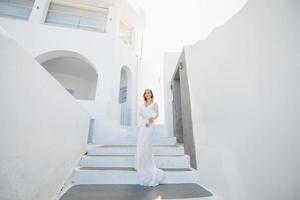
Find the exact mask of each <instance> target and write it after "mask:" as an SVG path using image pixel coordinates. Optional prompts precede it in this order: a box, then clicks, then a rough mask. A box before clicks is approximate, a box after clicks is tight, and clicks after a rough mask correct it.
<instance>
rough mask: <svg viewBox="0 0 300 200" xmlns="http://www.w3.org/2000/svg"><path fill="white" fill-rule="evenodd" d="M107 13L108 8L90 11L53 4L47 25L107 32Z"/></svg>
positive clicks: (49, 11)
mask: <svg viewBox="0 0 300 200" xmlns="http://www.w3.org/2000/svg"><path fill="white" fill-rule="evenodd" d="M107 13H108V9H107V8H98V7H97V8H96V7H95V10H88V9H84V8H78V7H72V6H69V5H61V4H57V3H53V2H52V3H51V4H50V7H49V9H48V14H47V17H46V21H45V23H49V24H55V25H58V26H64V27H70V28H77V29H84V30H90V31H98V32H106V23H107Z"/></svg>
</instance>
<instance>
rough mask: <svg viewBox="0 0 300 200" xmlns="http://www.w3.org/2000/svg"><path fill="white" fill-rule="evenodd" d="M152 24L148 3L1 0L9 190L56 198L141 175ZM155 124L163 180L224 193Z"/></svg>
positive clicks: (4, 161)
mask: <svg viewBox="0 0 300 200" xmlns="http://www.w3.org/2000/svg"><path fill="white" fill-rule="evenodd" d="M143 27H144V15H143V13H142V12H139V11H136V10H134V9H133V8H132V7H131V6H130V5H129V4H128V3H127V1H125V0H107V1H106V0H103V1H102V0H95V1H94V0H86V1H79V0H64V1H58V0H51V1H50V0H36V1H29V0H4V1H0V93H1V98H0V108H1V109H0V110H1V114H0V133H1V135H0V137H1V140H0V199H10V200H19V199H22V200H32V199H34V200H50V199H51V200H52V199H53V200H54V199H55V200H56V199H61V198H62V199H64V196H62V195H65V194H66V195H68V191H70V190H71V189H72V188H74V187H75V186H83V187H84V186H85V185H91V184H96V185H100V186H101V185H105V184H106V185H107V184H121V185H133V184H137V183H138V182H137V174H136V172H135V171H134V170H132V169H133V168H132V167H133V156H134V153H135V151H134V150H135V147H134V145H135V144H136V139H137V137H136V135H135V133H136V130H137V128H138V126H137V118H136V114H137V109H136V107H137V106H138V105H139V104H138V103H137V100H138V99H139V98H140V95H138V96H137V91H138V90H137V87H138V85H137V82H138V79H139V77H140V76H139V73H140V71H139V66H140V56H141V55H140V52H141V43H142V41H141V38H142V37H141V34H142V31H143ZM91 119H92V120H91ZM157 125H158V124H157ZM155 130H156V131H155V133H156V134H154V135H155V137H154V139H153V142H154V144H155V146H154V154H155V158H156V160H157V165H158V167H160V168H167V169H168V170H166V179H165V180H164V183H165V184H173V183H182V184H192V188H194V189H191V190H192V191H195V190H200V191H201V192H202V195H205V196H209V197H212V198H213V199H215V195H213V194H212V193H210V192H208V191H207V190H205V189H204V188H201V187H200V185H199V184H198V183H197V181H198V176H197V173H198V172H197V171H196V170H194V169H193V168H191V166H190V157H189V156H188V155H185V154H184V148H183V146H182V145H177V144H176V138H175V137H173V134H172V135H168V133H167V132H166V131H165V129H164V126H160V125H158V126H155ZM157 136H159V137H157ZM91 142H92V143H95V144H88V143H91ZM128 168H129V170H128ZM73 186H74V187H73ZM188 186H190V185H188ZM126 187H127V186H126ZM186 187H187V186H186ZM69 188H70V190H69ZM189 188H190V187H189ZM129 189H130V187H129ZM110 191H114V188H113V187H111V190H110ZM175 191H176V192H178V191H179V190H178V189H176V188H175ZM203 191H205V192H204V193H205V194H204V193H203ZM80 192H82V190H80ZM126 192H127V193H128V190H127V191H126ZM98 193H99V192H98ZM106 193H107V194H109V192H108V191H105V192H104V193H103V192H102V193H101V192H100V193H99V195H103V194H104V195H106ZM113 193H115V192H111V194H113ZM146 193H147V191H146ZM89 194H93V193H90V192H87V195H89ZM186 194H187V192H186V191H184V196H183V197H186ZM145 195H147V194H145ZM80 196H81V195H78V196H77V197H71V198H69V197H66V199H74V198H80ZM181 196H182V194H181ZM190 196H193V193H191V194H190ZM99 199H102V198H100V197H99ZM74 200H75V199H74Z"/></svg>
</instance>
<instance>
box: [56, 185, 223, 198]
mask: <svg viewBox="0 0 300 200" xmlns="http://www.w3.org/2000/svg"><path fill="white" fill-rule="evenodd" d="M116 191H117V192H116ZM58 199H59V200H70V199H72V200H83V199H84V200H95V199H109V200H141V199H144V200H146V199H147V200H150V199H153V200H154V199H157V200H158V199H160V200H181V199H182V200H183V199H184V200H196V199H197V200H221V199H222V198H217V196H216V194H213V193H212V192H210V191H209V190H208V189H206V188H204V187H203V186H201V185H199V184H195V183H182V184H169V185H158V186H156V187H154V188H150V189H149V188H148V187H144V186H141V185H136V184H92V185H88V184H83V185H81V184H79V185H77V184H76V185H72V186H71V187H70V188H69V189H68V190H67V191H66V192H65V193H63V194H61V195H60V196H59V198H58Z"/></svg>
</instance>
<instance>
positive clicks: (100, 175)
mask: <svg viewBox="0 0 300 200" xmlns="http://www.w3.org/2000/svg"><path fill="white" fill-rule="evenodd" d="M162 170H164V171H165V179H164V181H163V182H162V184H176V183H196V182H197V181H198V174H197V171H196V170H194V169H192V168H181V169H162ZM72 182H73V183H74V184H138V180H137V173H136V171H135V170H134V169H133V168H91V167H83V168H79V169H76V170H75V171H74V174H73V177H72Z"/></svg>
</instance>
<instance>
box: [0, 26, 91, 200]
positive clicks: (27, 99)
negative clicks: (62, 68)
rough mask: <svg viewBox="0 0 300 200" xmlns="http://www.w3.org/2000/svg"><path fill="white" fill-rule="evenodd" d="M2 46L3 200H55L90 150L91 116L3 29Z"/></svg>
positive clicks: (0, 154) (0, 149) (0, 157)
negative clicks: (87, 148)
mask: <svg viewBox="0 0 300 200" xmlns="http://www.w3.org/2000/svg"><path fill="white" fill-rule="evenodd" d="M0 30H1V27H0ZM0 44H1V45H0V66H1V67H0V92H1V98H0V109H1V112H0V122H1V123H0V133H1V140H0V199H3V200H4V199H10V200H19V199H22V200H32V199H45V200H46V199H54V198H55V197H56V196H57V194H58V192H59V190H60V189H61V187H62V185H63V183H64V182H65V181H66V178H67V177H68V176H69V175H71V173H72V171H73V169H74V167H75V166H77V164H78V162H79V159H80V158H81V156H82V155H83V154H84V153H85V151H86V144H87V138H88V129H89V120H90V116H89V114H88V112H87V111H86V110H85V109H84V108H83V107H82V105H81V104H80V103H78V102H77V101H76V100H75V99H74V97H72V96H71V95H70V94H68V92H67V91H66V90H65V89H64V88H63V87H62V86H61V85H60V84H59V83H58V82H57V81H56V80H55V79H54V78H53V77H52V76H51V75H50V74H49V73H48V72H47V71H46V70H45V69H44V68H43V67H42V66H41V65H39V64H38V62H37V61H36V60H35V59H34V58H33V57H32V56H31V55H30V54H29V53H28V52H26V51H25V50H24V49H23V48H22V47H20V45H19V44H17V42H15V41H14V40H13V39H11V38H8V37H6V36H4V35H3V34H1V33H0Z"/></svg>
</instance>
